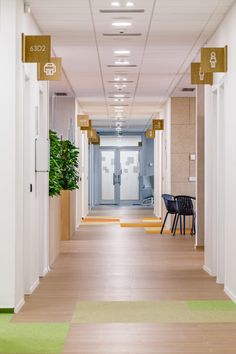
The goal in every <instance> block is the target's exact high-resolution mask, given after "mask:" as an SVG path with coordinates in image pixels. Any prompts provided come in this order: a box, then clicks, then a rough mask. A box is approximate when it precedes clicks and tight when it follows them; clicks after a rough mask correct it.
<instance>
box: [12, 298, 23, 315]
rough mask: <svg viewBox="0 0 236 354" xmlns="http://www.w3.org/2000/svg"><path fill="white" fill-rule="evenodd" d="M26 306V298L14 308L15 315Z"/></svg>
mask: <svg viewBox="0 0 236 354" xmlns="http://www.w3.org/2000/svg"><path fill="white" fill-rule="evenodd" d="M24 304H25V300H24V298H22V299H21V300H20V301H19V302H18V304H17V305H16V307H15V308H14V313H18V312H19V311H20V310H21V308H22V307H23V306H24Z"/></svg>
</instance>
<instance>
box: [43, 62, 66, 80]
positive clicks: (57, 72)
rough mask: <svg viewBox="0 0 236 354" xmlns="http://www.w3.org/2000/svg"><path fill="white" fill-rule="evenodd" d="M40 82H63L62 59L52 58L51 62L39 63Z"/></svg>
mask: <svg viewBox="0 0 236 354" xmlns="http://www.w3.org/2000/svg"><path fill="white" fill-rule="evenodd" d="M37 69H38V80H39V81H41V80H42V81H60V80H61V58H51V60H50V62H46V63H38V65H37Z"/></svg>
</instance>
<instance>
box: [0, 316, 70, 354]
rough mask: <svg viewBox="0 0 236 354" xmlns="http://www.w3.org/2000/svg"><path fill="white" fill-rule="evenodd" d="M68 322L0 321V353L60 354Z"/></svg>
mask: <svg viewBox="0 0 236 354" xmlns="http://www.w3.org/2000/svg"><path fill="white" fill-rule="evenodd" d="M68 331H69V324H62V323H60V324H58V323H40V324H39V323H27V324H26V323H4V322H1V323H0V353H1V354H8V353H11V354H13V353H14V354H60V353H62V351H63V346H64V342H65V339H66V336H67V334H68Z"/></svg>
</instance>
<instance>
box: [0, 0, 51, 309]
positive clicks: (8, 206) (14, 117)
mask: <svg viewBox="0 0 236 354" xmlns="http://www.w3.org/2000/svg"><path fill="white" fill-rule="evenodd" d="M0 5H1V11H0V43H1V46H2V48H4V51H2V53H1V56H0V67H1V69H0V70H1V82H0V87H1V95H0V97H1V104H0V112H1V118H2V124H1V134H2V136H1V138H2V139H1V144H2V151H3V153H2V154H1V166H2V167H3V168H2V171H1V176H0V185H1V186H2V191H1V192H2V193H1V204H0V209H1V210H0V215H1V216H0V217H1V241H2V242H1V247H0V253H2V254H0V279H1V291H0V308H6V307H9V308H15V309H16V310H18V309H19V308H20V307H21V306H22V305H23V303H24V293H30V292H32V291H33V289H34V288H35V286H36V285H37V283H38V279H39V276H40V275H42V274H41V272H40V269H42V268H45V269H48V262H47V261H48V244H47V241H48V232H47V231H48V218H47V215H46V214H44V217H43V218H42V219H41V221H40V220H39V219H38V213H37V209H38V208H39V207H40V206H41V207H42V204H43V206H44V207H45V208H47V200H48V190H47V187H46V184H47V182H46V181H47V176H46V177H45V176H44V177H42V178H41V182H44V183H43V184H42V183H38V182H39V180H40V177H39V176H36V174H35V170H34V166H35V161H34V159H35V156H34V140H35V137H36V135H37V134H36V125H37V122H38V121H39V117H38V114H39V109H40V99H39V97H40V91H41V93H42V95H43V100H42V105H43V106H42V107H41V109H42V110H43V112H44V113H43V114H42V115H41V119H43V121H42V120H41V122H40V127H39V128H38V131H39V133H38V135H40V136H45V132H46V131H47V128H45V127H47V122H48V114H47V107H48V103H47V97H48V89H47V84H39V83H38V82H37V79H36V65H35V64H23V63H22V62H21V33H22V32H24V33H26V34H39V30H38V28H37V26H36V25H35V23H34V21H33V20H32V17H31V16H30V15H25V14H24V12H23V9H24V5H23V1H21V0H1V1H0ZM26 77H27V81H28V93H27V95H28V96H30V97H28V100H27V97H25V94H26V92H24V88H25V78H26ZM44 98H45V99H44ZM24 102H25V105H24ZM26 102H27V105H26ZM26 107H27V109H26ZM26 110H27V114H25V112H26ZM27 119H29V121H28V123H29V126H28V130H27V137H28V140H27V144H28V147H30V149H28V150H27V151H26V149H25V147H26V145H27V144H26V142H25V137H26V136H24V133H25V131H26V126H27ZM24 161H25V162H26V161H28V163H29V165H28V168H26V167H27V165H26V163H24ZM29 184H32V186H33V193H30V191H29ZM42 185H43V187H42ZM39 196H40V198H39ZM28 203H30V204H28ZM29 205H30V208H29ZM26 210H27V211H29V210H30V220H28V221H27V224H26V223H25V222H26V218H25V216H24V211H26ZM42 220H43V223H44V225H42ZM24 230H27V232H24ZM41 232H43V235H41ZM41 236H42V237H41ZM40 240H43V244H41V243H40ZM39 250H41V254H40V252H39Z"/></svg>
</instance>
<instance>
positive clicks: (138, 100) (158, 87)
mask: <svg viewBox="0 0 236 354" xmlns="http://www.w3.org/2000/svg"><path fill="white" fill-rule="evenodd" d="M119 1H120V5H121V6H120V7H119V8H117V7H112V6H111V2H112V1H110V0H67V1H65V0H50V1H48V0H30V1H28V2H29V4H30V6H31V10H32V14H33V16H34V18H35V19H36V21H37V23H38V25H39V27H40V28H41V30H42V31H43V32H44V33H50V34H51V35H52V42H53V48H54V52H55V54H56V55H57V56H61V57H62V59H63V69H64V75H63V80H62V81H61V82H59V83H56V82H54V83H52V84H50V92H51V94H52V95H53V94H54V93H55V92H58V91H63V92H67V93H68V94H69V95H75V96H76V97H78V100H79V103H80V106H81V110H82V111H83V112H85V113H88V114H90V116H91V118H92V119H93V121H94V124H95V125H96V127H97V128H99V127H100V128H101V129H106V130H109V129H111V126H112V127H113V130H114V129H115V128H114V127H115V125H114V117H115V111H116V110H115V106H116V105H117V106H121V105H122V106H124V107H123V116H124V117H125V121H126V124H125V125H124V130H132V129H133V130H134V129H140V130H144V129H145V128H146V127H147V125H148V124H150V121H151V118H152V117H153V116H155V115H157V114H158V112H159V111H160V110H161V108H162V104H163V102H165V100H166V99H167V98H168V96H170V95H174V96H186V95H188V96H190V95H194V93H187V94H186V93H183V92H182V88H183V87H191V85H190V76H189V64H190V63H191V61H192V60H193V59H194V58H196V55H197V53H198V51H199V48H200V47H201V46H202V45H203V44H204V43H205V42H206V40H207V39H208V38H209V37H210V36H211V35H212V34H213V33H214V31H215V29H216V28H217V26H218V25H219V23H220V22H221V21H222V19H223V17H224V16H225V14H226V12H227V11H228V9H229V8H230V6H231V5H232V3H233V2H234V1H233V0H135V1H134V6H133V7H131V8H127V7H126V0H119ZM119 9H120V10H122V11H123V12H117V11H115V12H114V10H119ZM140 9H141V10H143V12H141V13H135V12H133V10H140ZM101 10H106V11H108V10H109V12H107V13H102V12H101ZM110 10H112V12H110ZM124 10H129V11H130V12H128V13H127V11H126V12H124ZM117 22H126V23H130V24H131V25H130V26H128V25H122V26H121V25H120V26H119V27H115V26H112V23H117ZM104 34H106V35H104ZM134 34H137V35H134ZM138 34H140V35H138ZM117 50H126V51H127V50H128V51H129V53H126V54H124V53H123V54H116V53H114V51H117ZM126 61H128V62H129V64H127V63H126V64H125V62H126ZM116 62H120V64H119V66H118V65H117V63H116ZM129 65H135V67H130V66H129ZM118 80H119V81H118ZM125 80H126V81H125ZM126 93H128V95H126ZM117 94H118V95H119V94H125V96H127V98H126V97H124V98H121V101H115V99H117V97H114V98H111V96H114V95H117ZM122 100H124V101H122Z"/></svg>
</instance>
